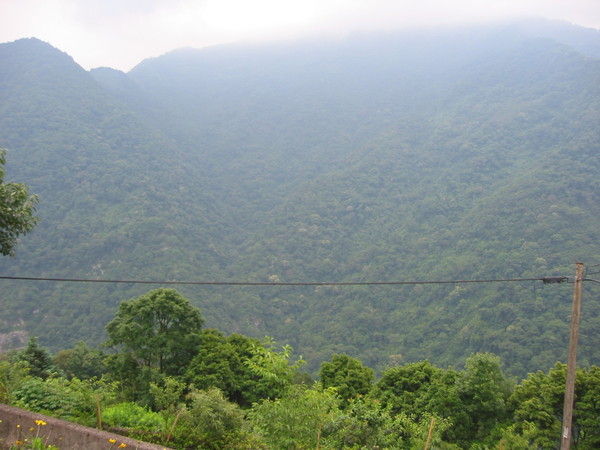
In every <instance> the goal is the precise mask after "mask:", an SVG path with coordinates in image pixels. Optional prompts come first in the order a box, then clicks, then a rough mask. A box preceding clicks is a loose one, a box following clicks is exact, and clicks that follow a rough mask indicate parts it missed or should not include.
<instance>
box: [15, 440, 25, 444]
mask: <svg viewBox="0 0 600 450" xmlns="http://www.w3.org/2000/svg"><path fill="white" fill-rule="evenodd" d="M15 444H17V445H23V441H15Z"/></svg>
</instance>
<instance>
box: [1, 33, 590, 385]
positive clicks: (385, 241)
mask: <svg viewBox="0 0 600 450" xmlns="http://www.w3.org/2000/svg"><path fill="white" fill-rule="evenodd" d="M534 25H535V26H534ZM548 30H550V31H552V32H549V31H548ZM597 34H598V33H597V32H594V31H592V30H584V29H581V28H578V27H573V26H567V25H565V24H560V27H558V26H553V25H552V24H545V25H544V23H541V24H540V22H535V23H529V24H527V23H525V24H523V23H521V24H518V25H505V26H495V27H480V28H469V29H447V30H437V31H434V30H422V31H412V32H399V33H388V34H383V35H382V34H379V35H357V36H352V37H348V38H344V39H338V40H329V41H324V40H319V41H317V40H315V41H301V42H287V43H280V44H261V45H245V46H244V45H228V46H219V47H213V48H207V49H202V50H197V49H180V50H176V51H173V52H171V53H168V54H166V55H163V56H161V57H158V58H153V59H149V60H146V61H143V62H142V63H140V64H139V65H138V66H137V67H135V68H134V69H133V70H132V71H131V72H129V73H127V74H125V73H122V72H118V71H115V70H112V69H108V68H102V69H94V70H92V71H90V72H86V71H85V70H83V69H82V68H81V67H79V66H78V65H77V64H76V63H75V62H74V61H73V60H72V59H71V58H70V57H68V56H67V55H65V54H64V53H62V52H60V51H59V50H57V49H54V48H52V47H51V46H49V45H48V44H45V43H43V42H41V41H38V40H36V39H27V40H20V41H16V42H13V43H7V44H2V45H0V61H1V62H2V64H1V65H0V146H2V147H6V148H7V149H8V155H7V161H8V166H7V175H8V176H7V178H8V179H15V180H18V181H22V182H25V183H27V184H29V185H30V187H31V192H34V193H37V194H38V195H39V197H40V207H39V215H40V217H41V222H40V224H39V225H38V227H37V228H36V230H35V231H34V232H33V233H32V234H31V235H30V236H28V237H27V238H26V239H24V240H23V241H22V243H21V244H20V246H19V247H18V249H17V256H16V257H15V258H10V259H7V258H5V259H3V260H2V261H0V274H3V275H19V276H46V277H67V278H77V277H81V278H102V279H136V278H137V279H146V280H151V279H159V280H187V281H214V280H217V281H261V282H263V281H279V280H280V281H286V282H315V281H339V282H342V281H344V282H350V281H357V282H369V281H409V280H456V279H460V280H468V279H504V278H523V277H526V278H530V277H541V276H550V275H567V276H571V275H572V273H573V272H574V262H576V261H582V262H584V263H586V264H588V265H592V264H595V263H599V262H600V252H599V249H598V245H597V243H596V239H595V235H596V231H597V230H598V229H599V227H600V210H599V209H600V198H599V196H600V186H599V183H600V181H599V180H598V174H599V173H600V170H599V169H600V167H599V163H600V161H599V155H598V151H599V150H600V131H599V130H600V127H599V125H600V61H599V60H598V59H597V55H598V54H600V51H599V49H600V43H599V41H598V39H597ZM1 284H2V288H3V293H4V294H3V301H2V304H1V307H2V309H1V311H2V313H1V316H0V317H1V319H0V332H2V333H5V334H4V336H5V337H6V338H8V337H9V336H13V337H15V339H16V338H19V336H20V335H18V334H15V333H14V331H19V330H25V331H26V332H27V333H31V334H35V335H37V336H39V337H40V342H42V343H43V344H44V345H48V346H50V347H51V348H54V349H59V348H64V347H66V346H71V345H73V344H74V343H75V342H77V341H78V340H80V339H84V340H87V341H88V342H95V343H97V342H100V341H101V340H102V339H104V331H103V330H104V326H105V325H106V323H107V322H108V321H109V320H110V318H111V317H112V315H113V314H114V311H115V309H116V305H117V304H118V303H119V301H121V300H124V299H126V298H129V297H132V296H137V295H140V294H141V293H143V292H144V291H145V290H147V289H148V286H139V285H137V286H132V285H112V284H110V285H109V284H101V285H96V284H95V285H89V284H88V285H85V284H68V283H59V282H46V283H41V282H25V281H8V280H2V281H1ZM595 289H596V288H595V286H594V285H589V286H586V290H585V292H584V311H583V322H582V329H581V332H582V336H581V339H580V345H581V347H580V352H579V361H580V362H581V363H582V364H590V363H594V364H598V363H599V362H600V351H599V350H598V343H599V342H600V316H599V314H598V310H599V308H598V306H599V304H598V300H597V298H595V297H597V296H596V295H595V292H594V291H595ZM180 290H181V291H182V292H183V293H184V294H185V295H186V296H187V297H189V298H190V299H192V301H193V302H194V304H195V305H196V306H198V307H200V308H201V310H202V313H203V315H204V316H205V317H206V319H207V325H208V326H214V327H218V328H220V329H222V330H226V331H229V332H233V331H236V332H241V333H244V334H248V335H251V336H263V335H265V334H267V335H270V336H274V337H275V338H276V339H277V340H278V341H280V342H285V343H290V344H291V345H292V346H293V347H294V348H296V350H297V352H298V353H300V354H302V355H303V356H304V358H305V359H306V360H307V361H308V362H309V369H311V370H314V369H315V368H316V367H317V365H318V364H319V363H320V362H321V361H324V360H326V359H328V358H329V357H330V355H331V354H332V353H341V352H346V353H348V354H349V355H352V356H354V357H358V358H360V359H361V360H362V361H363V362H364V363H365V364H367V365H369V366H371V367H375V368H378V369H382V368H384V367H385V366H386V365H388V364H396V363H405V362H409V361H417V360H421V359H429V360H431V361H432V362H434V363H436V364H439V365H455V366H459V365H461V364H462V363H463V362H464V360H465V358H466V356H468V355H469V354H470V353H472V352H475V351H489V352H494V353H497V354H498V355H500V356H501V357H502V359H503V361H504V362H505V364H506V365H507V372H508V373H512V374H515V375H523V374H524V373H525V372H527V371H531V370H536V369H544V370H545V369H548V368H550V367H552V366H553V365H554V363H555V362H556V361H557V360H564V358H565V354H566V342H567V337H568V327H569V315H570V300H571V294H572V292H571V291H572V285H570V284H561V285H548V286H544V285H542V284H541V282H519V283H516V282H505V283H485V284H469V283H462V284H443V285H407V286H364V287H349V286H344V287H340V286H336V287H331V286H330V287H326V286H316V287H315V286H304V287H298V286H293V287H285V286H276V287H273V286H263V287H249V286H245V287H239V286H238V287H235V286H229V287H227V286H216V287H215V286H213V287H209V286H194V287H189V286H188V287H181V289H180ZM11 332H13V334H10V333H11ZM16 343H18V342H16ZM5 345H6V344H5Z"/></svg>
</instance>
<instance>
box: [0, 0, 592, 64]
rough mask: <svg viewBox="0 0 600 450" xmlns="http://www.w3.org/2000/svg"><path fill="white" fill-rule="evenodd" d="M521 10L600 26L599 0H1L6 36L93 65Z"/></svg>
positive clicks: (1, 33) (0, 26)
mask: <svg viewBox="0 0 600 450" xmlns="http://www.w3.org/2000/svg"><path fill="white" fill-rule="evenodd" d="M515 16H521V17H522V16H542V17H546V18H549V19H564V20H567V21H570V22H573V23H578V24H581V25H584V26H589V27H595V28H600V6H599V1H598V0H454V1H449V0H0V21H1V23H0V42H6V41H11V40H15V39H18V38H22V37H30V36H35V37H38V38H40V39H42V40H45V41H48V42H50V43H51V44H52V45H54V46H56V47H58V48H60V49H61V50H64V51H66V52H67V53H69V54H70V55H71V56H73V57H74V58H75V60H76V61H77V62H78V63H80V64H81V65H83V66H84V67H86V68H90V67H96V66H101V65H104V66H110V67H115V68H119V69H123V70H128V69H130V68H131V67H132V66H133V65H135V64H137V63H138V62H139V61H141V60H142V59H144V58H147V57H150V56H157V55H160V54H162V53H165V52H167V51H169V50H172V49H174V48H178V47H185V46H191V47H204V46H208V45H213V44H216V43H221V42H231V41H237V40H246V39H268V38H275V37H284V38H288V37H295V36H302V35H307V34H311V33H321V34H323V33H328V34H343V33H347V32H351V31H356V30H372V29H390V28H395V27H401V26H402V27H405V26H423V25H432V26H435V25H446V24H453V23H468V22H476V21H481V20H492V19H504V18H508V17H515Z"/></svg>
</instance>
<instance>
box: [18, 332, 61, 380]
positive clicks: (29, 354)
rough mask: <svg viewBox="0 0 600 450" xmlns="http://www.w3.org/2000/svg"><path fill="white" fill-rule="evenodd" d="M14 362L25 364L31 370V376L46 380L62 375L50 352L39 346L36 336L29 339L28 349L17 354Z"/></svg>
mask: <svg viewBox="0 0 600 450" xmlns="http://www.w3.org/2000/svg"><path fill="white" fill-rule="evenodd" d="M13 362H14V363H18V362H22V363H24V365H25V366H26V367H27V368H28V369H29V374H30V375H32V376H34V377H38V378H42V379H44V380H45V379H46V378H48V377H50V376H52V375H54V374H61V373H60V372H61V370H60V369H59V368H58V367H57V366H56V365H55V364H54V361H53V360H52V355H50V352H49V351H48V350H47V349H46V348H45V347H42V346H41V345H40V344H38V341H37V338H36V337H35V336H31V337H30V338H29V342H28V343H27V347H25V348H24V349H22V350H20V351H18V352H17V353H15V355H14V357H13Z"/></svg>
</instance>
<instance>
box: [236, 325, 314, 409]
mask: <svg viewBox="0 0 600 450" xmlns="http://www.w3.org/2000/svg"><path fill="white" fill-rule="evenodd" d="M250 351H251V352H252V357H251V358H250V359H248V360H246V361H245V364H246V365H247V366H248V367H249V368H250V370H251V371H252V372H253V373H254V374H255V375H258V376H259V377H261V378H262V379H264V380H265V381H266V382H267V383H268V385H269V390H270V392H269V394H268V396H267V397H268V398H277V397H281V396H282V395H283V394H284V393H285V392H286V391H287V389H288V388H289V387H290V386H292V384H293V381H294V376H295V374H296V373H297V371H298V369H299V368H300V367H301V366H302V365H303V364H305V362H304V360H303V359H302V357H300V358H299V359H298V360H296V361H295V362H293V363H292V362H291V361H290V358H291V356H292V352H293V348H292V347H291V346H289V345H284V346H282V347H281V351H277V347H276V343H275V341H274V340H273V339H272V338H270V337H268V336H267V337H265V339H264V340H263V342H262V343H260V344H252V345H251V348H250Z"/></svg>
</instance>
